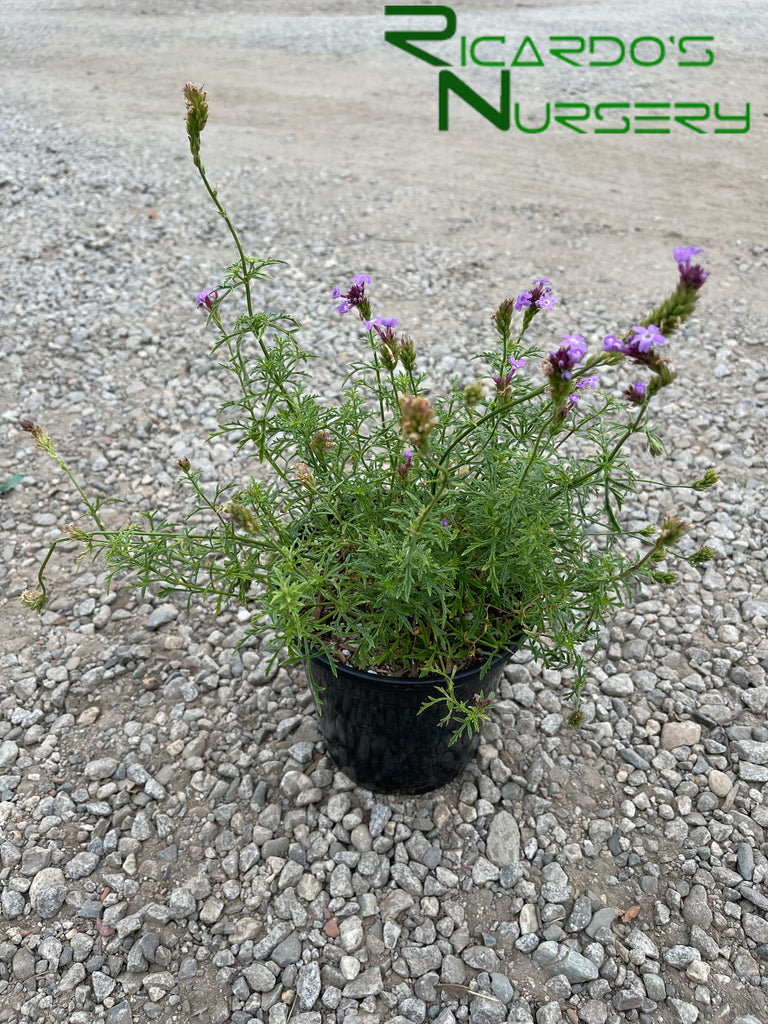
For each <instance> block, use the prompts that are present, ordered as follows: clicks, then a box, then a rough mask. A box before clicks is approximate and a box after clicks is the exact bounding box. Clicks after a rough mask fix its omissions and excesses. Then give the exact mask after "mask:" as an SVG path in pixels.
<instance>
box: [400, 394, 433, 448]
mask: <svg viewBox="0 0 768 1024" xmlns="http://www.w3.org/2000/svg"><path fill="white" fill-rule="evenodd" d="M398 401H399V403H400V415H401V422H402V428H403V434H404V435H405V436H406V438H407V439H408V440H409V441H410V442H411V444H412V445H414V446H415V447H416V448H418V449H419V451H422V450H423V449H424V448H426V446H427V444H428V439H429V435H430V433H431V432H432V430H434V428H435V427H436V426H437V416H436V415H435V410H434V409H433V408H432V405H431V404H430V401H429V399H428V398H426V397H425V396H423V395H419V396H418V397H417V396H415V395H406V394H401V395H399V397H398Z"/></svg>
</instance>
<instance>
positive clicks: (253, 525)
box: [222, 501, 259, 533]
mask: <svg viewBox="0 0 768 1024" xmlns="http://www.w3.org/2000/svg"><path fill="white" fill-rule="evenodd" d="M222 512H223V513H224V515H225V516H226V517H227V520H228V522H231V523H234V524H235V526H239V527H240V529H241V530H245V532H246V533H253V532H254V531H255V530H257V529H258V527H259V522H258V520H257V519H256V517H255V516H254V514H253V513H252V512H251V510H250V509H249V508H246V507H245V505H240V504H239V503H238V502H236V501H231V502H230V503H229V504H228V505H225V506H224V508H223V509H222Z"/></svg>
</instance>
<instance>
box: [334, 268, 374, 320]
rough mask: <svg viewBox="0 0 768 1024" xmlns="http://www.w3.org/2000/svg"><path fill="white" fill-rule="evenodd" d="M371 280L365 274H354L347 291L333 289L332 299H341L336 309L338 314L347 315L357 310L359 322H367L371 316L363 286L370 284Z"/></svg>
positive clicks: (337, 288)
mask: <svg viewBox="0 0 768 1024" xmlns="http://www.w3.org/2000/svg"><path fill="white" fill-rule="evenodd" d="M370 283H371V279H370V277H369V276H368V275H367V274H356V275H355V276H354V277H353V278H352V284H351V285H350V286H349V290H348V291H346V292H342V290H341V288H339V287H338V286H337V287H336V288H334V289H333V291H332V292H331V296H332V297H333V298H334V299H343V302H340V303H339V305H338V306H337V307H336V309H337V311H338V312H339V313H349V311H350V310H352V309H357V310H358V312H359V313H360V318H361V320H368V319H370V316H371V306H370V303H369V301H368V299H367V298H366V295H365V286H366V284H370Z"/></svg>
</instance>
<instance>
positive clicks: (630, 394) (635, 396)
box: [623, 380, 648, 405]
mask: <svg viewBox="0 0 768 1024" xmlns="http://www.w3.org/2000/svg"><path fill="white" fill-rule="evenodd" d="M647 390H648V386H647V385H646V384H644V383H643V381H641V380H636V381H635V383H634V384H630V386H629V387H628V388H627V389H626V391H624V392H623V394H624V397H625V398H626V399H627V400H628V401H630V402H632V404H633V405H642V404H643V402H644V401H645V392H646V391H647Z"/></svg>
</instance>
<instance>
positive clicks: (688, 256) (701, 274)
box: [672, 245, 709, 288]
mask: <svg viewBox="0 0 768 1024" xmlns="http://www.w3.org/2000/svg"><path fill="white" fill-rule="evenodd" d="M700 252H704V250H703V249H696V248H694V246H692V245H686V246H680V245H678V246H676V247H675V248H674V249H673V250H672V255H673V256H674V257H675V261H676V263H677V266H678V268H679V270H680V280H681V282H682V283H683V284H687V285H688V287H689V288H701V286H702V285H703V284H704V282H705V281H706V280H707V278H708V277H709V274H708V273H707V272H706V270H705V269H704V268H703V267H702V266H701V265H700V264H699V263H694V264H693V265H691V260H692V259H693V257H694V256H698V255H699V253H700Z"/></svg>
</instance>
